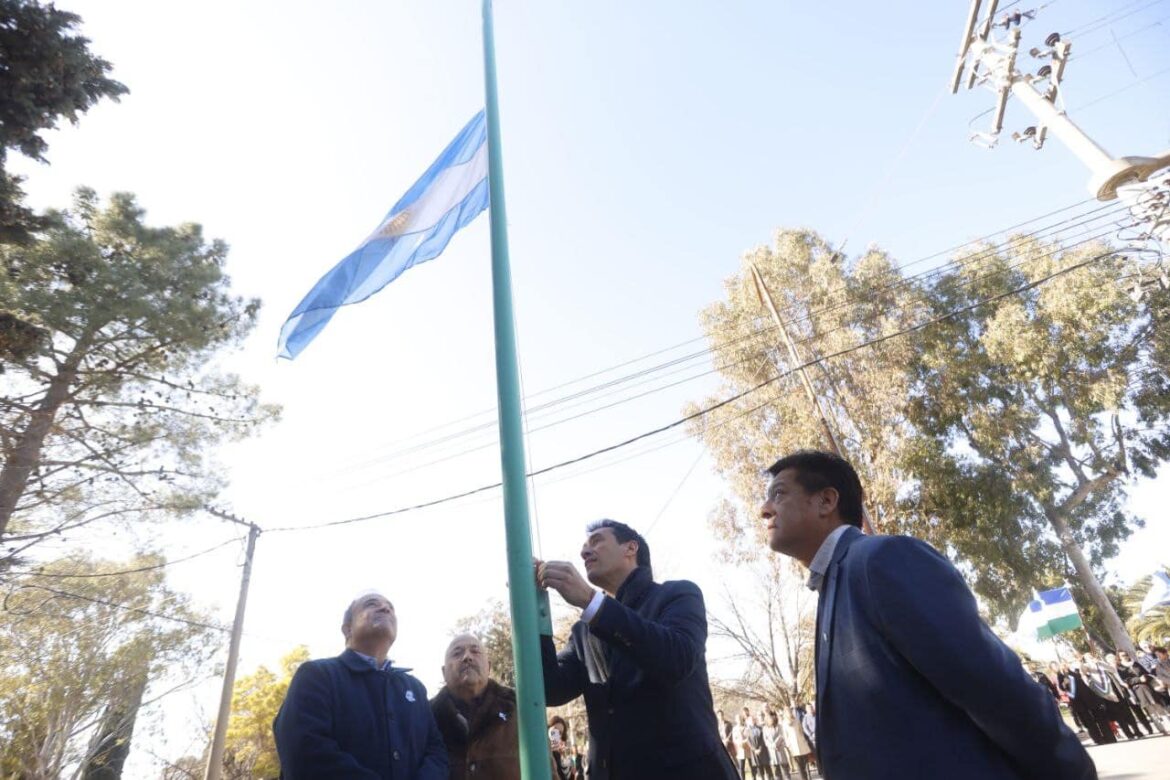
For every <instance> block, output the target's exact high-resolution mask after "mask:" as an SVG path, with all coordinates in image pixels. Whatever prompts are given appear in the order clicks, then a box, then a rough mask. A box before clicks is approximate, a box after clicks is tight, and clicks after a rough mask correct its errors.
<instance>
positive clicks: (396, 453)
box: [339, 198, 1121, 472]
mask: <svg viewBox="0 0 1170 780" xmlns="http://www.w3.org/2000/svg"><path fill="white" fill-rule="evenodd" d="M1089 202H1094V199H1092V198H1089V199H1086V200H1082V201H1078V202H1076V203H1073V204H1070V205H1068V206H1065V207H1062V208H1059V209H1056V210H1054V211H1051V212H1048V213H1046V214H1042V215H1040V216H1037V217H1033V218H1031V219H1028V220H1024V221H1023V222H1019V223H1017V224H1015V225H1011V226H1009V227H1006V228H1003V229H1000V230H997V231H995V232H992V233H988V234H985V235H983V236H980V237H978V238H975V239H971V240H968V241H964V242H961V243H959V244H956V245H954V246H951V247H948V248H947V249H943V250H941V251H938V252H935V253H933V254H931V255H927V256H925V257H922V258H919V259H918V260H915V261H912V262H909V263H905V264H902V265H901V266H899V269H900V270H905V269H907V268H911V267H914V266H916V265H921V264H923V263H927V262H930V261H931V260H935V259H937V258H939V257H942V256H944V255H947V254H949V253H952V252H955V251H957V250H960V249H962V248H963V247H966V246H970V245H973V244H978V243H982V242H987V241H990V240H991V239H992V238H994V237H995V236H1002V235H1005V234H1007V233H1010V232H1011V231H1015V230H1019V229H1020V228H1023V227H1026V226H1028V225H1031V224H1034V223H1036V222H1039V221H1041V220H1045V219H1048V218H1049V217H1052V216H1056V215H1058V214H1061V213H1063V212H1066V211H1069V210H1070V209H1074V208H1077V207H1079V206H1082V205H1084V204H1086V203H1089ZM1116 206H1117V204H1106V205H1104V206H1099V207H1098V208H1096V209H1092V210H1089V211H1088V212H1085V213H1084V214H1081V215H1077V216H1074V217H1070V218H1066V219H1065V220H1062V221H1060V222H1057V223H1055V224H1054V225H1050V226H1046V227H1044V228H1038V229H1037V230H1035V231H1033V232H1034V233H1040V232H1044V231H1048V230H1051V229H1052V228H1054V227H1057V226H1059V225H1063V224H1067V223H1070V222H1073V221H1075V220H1077V219H1082V218H1084V217H1086V216H1089V215H1092V214H1095V213H1098V212H1100V211H1102V210H1104V209H1110V208H1115V207H1116ZM1120 210H1121V209H1118V211H1120ZM944 267H945V266H944ZM936 272H939V271H938V270H937V269H936V270H934V271H928V272H924V273H925V274H930V273H936ZM918 276H921V275H918ZM918 276H912V277H907V278H905V279H903V280H900V281H899V282H896V283H894V284H893V285H888V286H886V287H882V288H878V289H877V290H876V291H877V292H881V291H885V290H886V289H893V288H896V287H897V286H899V285H901V284H906V283H908V282H909V281H912V280H913V279H915V278H918ZM848 303H849V301H844V302H840V303H839V304H838V305H836V306H834V307H831V308H826V309H823V310H820V311H831V310H833V309H834V308H839V307H840V305H847V304H848ZM813 313H818V312H813ZM771 329H772V328H771V325H767V326H765V327H761V328H759V329H757V330H755V331H752V332H750V333H746V334H741V335H739V336H736V337H733V338H731V339H729V340H728V341H726V342H723V343H721V344H716V345H713V346H711V347H707V348H704V349H701V350H698V351H695V352H691V353H688V354H686V355H683V356H681V357H678V358H673V359H671V360H668V361H665V362H663V363H660V364H657V365H655V366H651V367H649V368H646V369H642V370H639V371H636V372H633V373H631V374H628V375H625V376H621V377H617V378H615V379H612V380H608V381H606V382H603V383H601V384H598V385H595V386H593V387H589V388H586V389H584V390H579V391H576V392H574V393H571V394H569V395H566V396H563V397H560V398H556V399H553V400H551V401H547V402H544V403H542V404H539V405H536V406H534V407H531V408H529V412H530V413H533V414H535V413H538V412H541V411H544V410H546V409H549V408H552V407H555V406H556V405H558V404H562V403H565V402H567V401H570V400H575V399H577V398H581V397H584V396H587V395H589V394H593V393H596V392H599V391H601V390H605V389H608V388H610V387H614V386H617V385H619V384H623V383H628V382H630V381H633V380H635V379H638V378H641V377H643V376H647V375H650V374H653V373H655V372H658V371H661V370H665V369H667V368H672V367H674V366H678V365H682V364H684V363H686V362H689V361H691V360H695V359H698V358H702V357H705V356H707V355H709V354H711V353H713V352H716V351H719V350H721V349H724V348H726V347H729V346H733V345H735V344H738V343H741V342H742V341H745V340H748V339H752V338H756V337H758V336H759V335H760V334H761V333H766V332H770V330H771ZM705 339H706V337H705V336H699V337H696V338H693V339H689V340H687V341H684V342H681V343H679V344H675V345H672V346H670V347H665V348H663V349H660V350H656V351H654V352H651V353H648V354H646V355H642V356H640V357H638V358H633V359H631V360H627V361H624V362H622V363H618V364H616V365H614V366H610V367H608V368H604V369H601V370H598V371H595V372H592V373H590V374H586V375H584V376H582V377H578V378H576V379H572V380H569V381H567V382H563V383H561V384H558V385H555V386H553V387H550V388H546V389H544V390H540V391H537V392H535V393H532V394H531V395H529V396H526V398H525V401H526V402H528V401H531V400H535V399H536V398H537V397H539V396H541V395H545V394H547V393H549V392H552V391H554V390H557V389H563V388H565V387H570V386H572V385H574V384H579V383H580V382H583V381H585V380H587V379H590V378H595V377H598V376H602V375H604V374H607V373H611V372H612V371H615V370H617V369H618V368H623V367H626V366H629V365H634V364H636V363H639V362H642V361H644V360H646V359H649V358H650V357H654V356H657V355H661V354H664V353H668V352H671V351H674V350H676V349H680V348H682V347H685V346H689V345H690V344H694V343H696V342H700V341H703V340H705ZM494 413H495V408H494V407H493V408H489V409H484V410H481V411H480V412H476V413H474V414H471V415H467V416H465V417H462V418H459V419H456V420H452V421H449V422H446V423H442V424H440V425H438V426H434V427H432V428H429V429H427V430H425V431H421V432H419V433H417V434H414V435H413V436H410V437H407V438H406V439H404V440H403V442H406V441H410V440H411V439H417V438H419V437H422V436H425V435H426V434H428V433H433V432H436V431H439V430H443V429H445V428H449V427H451V426H454V425H458V424H459V423H461V422H466V421H469V420H473V419H476V418H479V417H482V416H483V415H485V414H494ZM494 426H495V421H494V419H493V420H488V421H486V422H484V423H481V424H479V425H476V426H473V427H472V428H468V429H464V430H460V431H456V432H454V433H451V434H446V435H444V436H442V437H440V438H438V439H434V440H430V441H426V442H422V443H421V444H416V445H412V446H410V447H406V448H401V449H397V450H393V451H391V452H390V453H387V454H386V455H382V456H375V457H374V458H371V459H367V460H364V461H358V462H357V463H353V462H352V461H351V465H349V466H347V467H345V468H344V469H341V470H339V472H340V471H349V470H350V469H352V468H354V467H358V468H360V467H362V466H366V465H370V464H373V463H379V462H385V460H390V459H393V458H396V457H401V456H403V455H407V454H413V453H414V452H417V451H419V450H420V449H426V448H429V447H431V446H437V445H438V444H441V443H445V442H447V441H450V440H452V439H455V438H459V437H462V436H465V435H467V434H469V433H473V432H478V431H481V430H490V429H492V428H493V427H494Z"/></svg>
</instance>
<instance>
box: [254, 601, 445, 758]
mask: <svg viewBox="0 0 1170 780" xmlns="http://www.w3.org/2000/svg"><path fill="white" fill-rule="evenodd" d="M341 633H342V634H343V635H344V636H345V648H346V649H345V652H344V653H342V654H341V655H339V656H338V657H336V658H324V659H320V660H316V661H308V662H307V663H304V664H302V665H301V667H300V668H299V669H297V672H296V674H295V675H293V679H292V682H291V683H290V684H289V688H288V693H287V694H286V695H285V698H284V703H283V704H282V705H281V707H280V712H278V713H277V715H276V722H275V723H274V724H273V730H274V731H275V733H276V752H277V753H278V755H279V756H280V768H281V773H282V776H283V777H284V778H285V780H323V779H324V778H329V779H330V780H447V749H446V748H445V747H444V745H443V738H442V736H441V735H440V734H439V728H438V726H436V725H435V718H434V716H433V715H432V714H431V708H430V706H429V705H428V704H427V691H426V688H424V687H423V684H422V683H421V682H419V681H418V680H416V679H415V678H414V677H412V676H410V675H409V674H407V673H406V672H407V670H406V669H401V668H398V667H395V666H391V664H390V661H389V660H388V659H387V657H386V656H387V654H388V653H389V652H390V646H391V645H393V644H394V640H395V638H397V636H398V618H397V616H396V615H395V613H394V605H393V604H391V603H390V601H389V600H388V599H387V598H386V597H385V596H383V595H381V594H379V593H373V592H371V593H365V594H362V595H361V596H358V597H357V598H356V599H354V601H353V602H352V603H351V604H350V605H349V607H348V608H347V609H346V610H345V615H344V616H343V618H342V621H341Z"/></svg>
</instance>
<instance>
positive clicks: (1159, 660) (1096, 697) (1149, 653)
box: [1035, 642, 1170, 745]
mask: <svg viewBox="0 0 1170 780" xmlns="http://www.w3.org/2000/svg"><path fill="white" fill-rule="evenodd" d="M1139 647H1140V649H1139V651H1138V655H1137V658H1131V657H1130V655H1129V653H1127V652H1126V651H1124V650H1118V651H1117V652H1116V653H1109V654H1107V655H1106V656H1105V659H1104V661H1102V660H1101V659H1099V658H1098V657H1097V656H1096V655H1094V654H1093V653H1085V654H1084V655H1083V656H1081V658H1080V659H1079V660H1073V661H1071V662H1064V663H1058V662H1056V661H1053V662H1052V663H1050V664H1049V665H1048V668H1047V669H1046V670H1045V671H1037V672H1036V673H1035V677H1036V679H1037V681H1038V682H1040V683H1041V684H1042V685H1044V686H1045V687H1046V688H1047V689H1048V691H1049V693H1051V694H1052V696H1053V697H1054V698H1055V699H1056V701H1057V702H1058V704H1059V703H1063V704H1065V705H1066V706H1067V707H1068V709H1069V711H1070V712H1071V713H1072V717H1073V720H1074V722H1075V723H1076V726H1077V729H1078V730H1079V731H1081V732H1083V733H1087V734H1088V735H1089V738H1090V739H1091V740H1092V741H1093V743H1094V744H1097V745H1102V744H1106V743H1109V742H1116V741H1117V739H1118V737H1119V736H1120V735H1121V734H1124V735H1125V738H1126V739H1141V738H1142V737H1148V736H1152V735H1153V734H1154V732H1155V731H1157V732H1158V733H1160V734H1166V733H1170V655H1168V654H1167V650H1166V648H1165V647H1154V646H1153V645H1151V644H1150V643H1149V642H1142V643H1141V645H1140V646H1139ZM1143 731H1144V732H1145V733H1143Z"/></svg>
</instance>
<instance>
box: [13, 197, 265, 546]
mask: <svg viewBox="0 0 1170 780" xmlns="http://www.w3.org/2000/svg"><path fill="white" fill-rule="evenodd" d="M143 216H144V215H143V211H142V209H141V208H139V207H138V205H137V204H136V203H135V201H134V198H133V197H132V196H130V195H126V194H119V195H114V196H113V197H112V198H111V199H110V201H109V203H108V204H105V205H103V204H101V203H99V201H98V199H97V197H96V195H95V194H94V193H93V192H92V191H91V190H85V189H82V190H79V191H78V193H77V196H76V199H75V202H74V205H73V208H72V209H71V210H69V211H66V212H54V213H51V214H50V215H49V218H48V219H49V227H48V228H47V229H46V230H45V232H44V233H43V234H42V235H41V237H39V238H38V240H37V241H36V242H34V243H32V244H30V245H28V246H12V245H10V246H0V316H6V317H8V318H10V319H12V320H15V321H19V322H20V323H23V324H24V325H25V326H26V328H34V329H36V331H37V332H38V333H42V334H44V336H43V338H38V339H35V346H34V348H32V349H31V350H30V349H28V348H27V346H26V348H25V349H23V350H22V351H15V352H14V350H12V349H11V348H9V349H8V350H7V351H6V352H5V351H4V350H0V359H3V360H5V364H4V368H5V383H4V387H3V390H2V391H0V448H2V450H3V454H4V464H3V468H2V470H0V543H4V542H8V543H9V545H10V550H9V558H11V556H13V555H15V554H17V553H19V552H20V551H21V550H23V549H25V548H27V547H28V546H30V545H32V544H35V543H36V542H37V541H39V540H40V539H41V538H43V537H44V535H45V534H47V533H52V534H60V533H64V532H67V531H68V530H70V529H71V528H76V527H78V526H81V525H85V524H87V523H89V522H93V521H95V520H98V519H110V518H127V519H140V518H144V517H150V516H167V517H172V516H174V515H175V514H182V513H184V512H189V511H191V510H193V509H196V508H198V507H200V506H202V505H203V504H204V503H205V502H206V501H207V500H208V499H209V498H211V497H212V496H214V495H215V493H216V491H217V490H218V488H219V487H220V484H221V480H220V479H219V477H218V475H217V474H216V472H215V470H214V468H213V466H212V464H211V463H209V462H208V460H207V452H208V450H209V449H210V448H211V447H212V446H214V445H215V444H217V443H218V442H220V441H224V440H234V439H239V438H242V437H245V436H247V435H249V434H250V433H252V432H253V431H254V430H255V429H256V427H257V426H258V425H260V424H261V423H263V422H266V421H269V420H272V419H274V418H275V417H276V416H277V410H276V409H275V408H273V407H268V406H264V405H262V404H260V403H259V401H258V400H257V391H256V389H255V388H253V387H251V386H249V385H246V384H244V383H242V382H241V381H240V379H239V378H238V377H236V376H233V375H224V374H219V373H217V372H216V371H214V370H213V368H212V366H211V361H212V359H213V358H214V357H216V356H217V355H218V354H220V353H221V352H222V351H224V350H225V349H229V348H232V347H234V346H236V345H238V344H239V343H240V341H241V340H242V339H243V338H244V337H245V336H246V335H247V334H248V333H249V332H250V331H251V329H252V327H253V325H254V323H255V318H256V314H257V311H258V309H259V302H258V301H257V300H254V299H253V300H244V299H242V298H239V297H238V296H235V295H233V294H232V293H231V291H230V289H229V283H230V280H229V279H228V277H227V275H226V274H225V273H224V270H223V265H224V261H225V259H226V257H227V246H226V245H225V244H224V243H223V242H220V241H212V242H206V241H205V240H204V238H203V234H202V231H201V229H200V228H199V226H198V225H193V224H185V225H180V226H178V227H164V228H154V227H149V226H147V225H146V224H144V221H143ZM3 562H4V558H2V557H0V566H3Z"/></svg>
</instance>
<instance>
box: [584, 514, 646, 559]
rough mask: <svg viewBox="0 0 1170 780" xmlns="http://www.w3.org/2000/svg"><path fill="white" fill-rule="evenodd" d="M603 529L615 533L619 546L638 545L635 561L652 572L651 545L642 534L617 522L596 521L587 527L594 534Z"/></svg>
mask: <svg viewBox="0 0 1170 780" xmlns="http://www.w3.org/2000/svg"><path fill="white" fill-rule="evenodd" d="M602 528H608V529H610V530H611V531H613V538H614V539H617V543H618V544H625V543H626V542H637V543H638V556H637V558H635V561H636V562H637V564H638V565H639V566H645V567H646V568H647V570H650V545H648V544H646V540H645V539H643V538H642V534H640V533H638V532H637V531H635V530H634V529H633V528H630V527H629V526H628V525H626V524H625V523H619V522H618V521H617V520H609V519H606V520H594V521H593V522H592V523H590V524H589V525H587V526H585V531H586V532H588V533H593V532H594V531H597V530H600V529H602Z"/></svg>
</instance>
